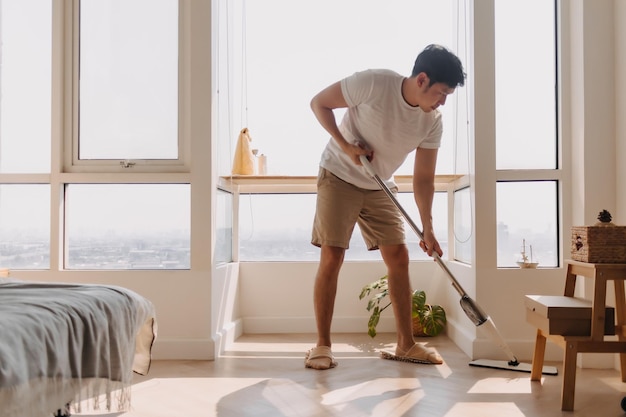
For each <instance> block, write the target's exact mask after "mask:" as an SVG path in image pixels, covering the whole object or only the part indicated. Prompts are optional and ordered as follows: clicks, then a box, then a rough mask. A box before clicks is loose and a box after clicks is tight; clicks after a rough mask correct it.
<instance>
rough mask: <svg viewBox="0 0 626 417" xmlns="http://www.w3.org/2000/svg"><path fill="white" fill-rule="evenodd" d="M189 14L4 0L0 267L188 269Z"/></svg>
mask: <svg viewBox="0 0 626 417" xmlns="http://www.w3.org/2000/svg"><path fill="white" fill-rule="evenodd" d="M53 5H54V7H53ZM191 8H196V9H199V10H203V9H204V10H203V11H208V10H209V6H205V5H203V4H197V5H196V4H195V3H194V4H193V5H191V4H190V3H189V2H180V3H179V1H178V0H82V1H81V0H76V1H62V2H61V1H59V2H53V1H52V0H0V62H1V63H2V65H0V247H1V248H2V250H1V251H0V266H2V267H9V268H12V269H44V270H45V269H60V270H62V269H87V270H90V269H91V270H107V269H135V270H136V269H171V270H181V269H189V268H190V258H191V255H190V252H191V233H190V230H191V220H190V219H191V215H190V211H191V204H190V203H191V175H190V171H191V169H190V164H189V158H190V152H189V149H190V146H189V144H190V142H191V135H190V133H189V131H190V128H191V127H190V126H191V123H192V122H191V121H190V120H189V119H190V118H189V117H181V116H180V115H181V114H182V115H183V116H185V115H186V114H188V113H189V112H186V113H185V110H188V109H189V102H190V93H189V88H186V89H185V88H181V86H186V85H187V84H186V83H188V81H189V78H190V77H189V74H190V73H191V71H192V64H191V63H190V59H189V57H190V56H191V53H192V52H191V51H192V48H191V47H190V46H189V33H190V32H191V25H190V22H191V12H190V10H191ZM207 14H208V13H207ZM202 23H203V24H205V22H202ZM196 29H197V28H196ZM208 32H209V29H206V30H204V29H198V32H195V33H196V34H197V35H199V36H200V39H202V36H203V35H204V34H205V33H208ZM206 38H207V39H208V36H207V37H206ZM207 43H208V42H207ZM202 47H204V46H202ZM196 49H197V50H199V49H200V47H196ZM204 73H205V74H206V73H207V71H204ZM198 79H199V81H200V83H202V82H207V83H208V80H209V79H210V76H208V75H207V76H204V78H203V77H202V76H199V77H198ZM51 103H52V104H51ZM206 131H208V129H204V130H203V128H200V129H198V130H197V132H198V133H199V134H200V136H202V135H204V134H205V132H206ZM207 159H209V156H207ZM200 223H202V221H201V222H200ZM204 224H206V223H204ZM206 229H208V227H207V228H206ZM201 240H204V239H201ZM205 241H206V240H205Z"/></svg>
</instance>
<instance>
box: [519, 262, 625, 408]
mask: <svg viewBox="0 0 626 417" xmlns="http://www.w3.org/2000/svg"><path fill="white" fill-rule="evenodd" d="M566 263H567V275H566V278H565V291H564V295H565V296H566V297H573V296H574V290H575V286H576V277H577V276H583V277H586V278H590V279H593V280H594V285H593V287H594V293H593V300H592V302H591V334H590V335H589V336H561V335H550V334H545V332H544V331H542V330H541V329H537V339H536V341H535V351H534V354H533V362H532V370H531V375H530V379H531V381H539V380H541V371H542V369H543V360H544V354H545V348H546V340H550V341H552V342H554V343H556V344H557V345H559V346H561V347H562V348H563V350H564V357H563V387H562V392H561V410H563V411H572V410H573V409H574V391H575V387H576V358H577V356H578V353H582V352H596V353H619V354H620V368H621V369H620V370H621V376H622V382H626V295H625V293H624V280H626V264H592V263H585V262H578V261H572V260H567V261H566ZM608 281H613V283H614V285H615V304H616V305H615V314H616V322H615V332H614V334H617V336H618V340H617V341H615V340H605V317H604V316H605V311H606V310H605V307H606V287H607V282H608Z"/></svg>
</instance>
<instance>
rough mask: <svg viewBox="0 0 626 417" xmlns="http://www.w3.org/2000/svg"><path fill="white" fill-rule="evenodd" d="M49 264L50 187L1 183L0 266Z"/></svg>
mask: <svg viewBox="0 0 626 417" xmlns="http://www.w3.org/2000/svg"><path fill="white" fill-rule="evenodd" d="M49 267H50V186H48V185H42V184H28V185H17V184H15V185H13V184H12V185H0V268H10V269H48V268H49Z"/></svg>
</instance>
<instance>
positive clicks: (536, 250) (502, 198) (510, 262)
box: [496, 181, 559, 267]
mask: <svg viewBox="0 0 626 417" xmlns="http://www.w3.org/2000/svg"><path fill="white" fill-rule="evenodd" d="M496 192H497V202H496V204H497V207H496V209H497V217H498V218H497V222H498V267H517V264H516V262H517V261H520V260H521V252H522V250H524V248H523V245H524V244H525V245H526V249H525V252H526V255H527V256H528V258H529V260H530V257H531V256H530V255H531V250H532V261H533V262H539V267H556V266H558V252H559V251H558V239H557V236H558V233H557V231H558V214H557V183H556V181H528V182H499V183H498V184H497V190H496Z"/></svg>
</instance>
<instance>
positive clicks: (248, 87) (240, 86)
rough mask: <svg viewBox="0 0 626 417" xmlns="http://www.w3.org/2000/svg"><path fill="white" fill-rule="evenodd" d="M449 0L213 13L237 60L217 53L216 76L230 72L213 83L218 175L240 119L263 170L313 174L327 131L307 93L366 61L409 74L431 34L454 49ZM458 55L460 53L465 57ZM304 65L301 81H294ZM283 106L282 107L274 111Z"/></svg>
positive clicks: (450, 118)
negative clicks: (218, 98)
mask: <svg viewBox="0 0 626 417" xmlns="http://www.w3.org/2000/svg"><path fill="white" fill-rule="evenodd" d="M236 3H237V2H232V1H230V0H228V1H227V0H222V1H219V4H220V10H219V11H220V13H221V14H220V16H222V15H225V14H226V12H225V10H226V9H227V8H228V7H230V8H231V9H230V10H231V13H233V14H234V13H235V12H236V11H237V10H236V6H235V5H234V4H236ZM456 3H457V2H456V1H455V0H437V1H432V0H388V1H385V2H380V1H374V0H342V1H336V0H317V1H313V2H301V1H293V0H263V1H248V2H245V5H244V10H243V12H241V11H239V12H240V13H244V14H245V15H244V16H243V17H242V18H240V19H237V18H235V19H233V20H234V22H233V23H232V24H233V26H229V23H226V22H222V23H221V24H220V28H219V29H220V30H221V31H222V32H221V33H223V34H224V35H226V31H227V30H228V29H229V28H234V29H233V31H232V33H231V34H230V36H231V37H232V42H231V43H230V44H228V46H229V47H231V48H234V50H235V51H234V52H231V55H230V57H231V59H234V60H235V63H236V65H235V68H233V67H226V65H227V64H228V63H229V62H230V61H228V60H227V59H228V56H226V54H225V53H222V54H220V56H221V57H222V58H221V60H220V63H221V66H222V67H224V68H225V69H224V71H223V72H222V74H221V76H220V77H218V78H219V80H222V81H221V82H222V83H226V82H227V81H228V80H230V82H231V83H233V84H234V86H231V88H232V91H230V94H228V95H227V94H226V93H224V91H222V90H221V93H222V95H223V97H222V103H223V104H224V106H223V107H222V108H223V111H222V112H221V114H220V116H219V122H220V123H221V124H223V125H231V127H230V129H229V130H228V131H227V132H226V131H225V130H222V129H220V131H221V132H225V134H224V135H223V136H221V140H222V141H225V142H227V143H229V148H230V150H231V156H230V157H227V158H226V160H227V161H228V164H224V166H222V167H221V170H220V175H228V174H229V173H230V163H231V162H232V154H233V153H234V150H235V144H236V139H237V133H238V132H239V130H240V129H241V128H242V127H249V128H250V133H251V136H252V146H253V147H254V148H258V149H259V153H263V154H265V155H267V158H268V172H269V173H270V174H276V175H316V174H317V171H318V164H319V160H320V156H321V153H322V150H323V148H324V146H325V145H326V143H327V141H328V139H329V135H328V133H326V132H325V131H324V130H323V129H322V127H321V126H320V125H319V123H318V122H317V121H316V120H315V117H314V116H313V114H312V112H311V109H310V106H309V101H310V100H311V98H313V96H314V95H315V94H316V93H317V92H319V91H320V90H322V89H323V88H325V87H326V86H328V85H330V84H331V83H334V82H335V81H338V80H339V79H341V78H344V77H347V76H349V75H351V74H353V73H354V72H355V71H360V70H365V69H368V68H389V69H392V70H395V71H396V72H398V73H400V74H404V75H407V76H408V75H410V72H411V70H412V68H413V63H414V61H415V58H416V56H417V54H418V53H419V52H420V51H421V50H422V49H423V48H424V47H425V46H426V45H428V44H430V43H441V44H444V45H446V46H448V47H450V48H453V47H454V43H455V41H456V40H457V37H456V34H455V30H456V27H457V26H458V23H459V22H458V21H457V18H456V16H455V4H456ZM425 10H427V15H428V17H426V16H425V14H424V13H425ZM243 25H245V28H243V27H242V26H243ZM321 27H323V29H321ZM222 42H225V41H224V40H222ZM462 42H463V41H461V43H462ZM348 45H349V46H348ZM226 47H227V45H224V46H223V48H226ZM462 60H463V61H464V62H465V61H466V60H465V58H464V57H462ZM241 61H243V62H241ZM466 66H467V63H466ZM232 71H235V72H234V73H233V72H232ZM303 74H306V75H305V78H306V82H302V77H303ZM277 86H282V87H277ZM239 98H241V100H239ZM452 101H453V100H450V101H449V103H450V104H447V105H446V106H444V107H443V108H442V110H443V112H444V113H446V114H445V115H444V124H445V126H444V138H443V140H442V149H441V150H440V157H439V161H438V164H437V170H438V172H441V173H444V172H445V173H450V172H453V169H454V167H453V164H454V161H453V158H452V155H453V149H454V137H453V136H454V131H455V129H454V128H453V124H454V123H455V120H454V115H453V114H450V113H451V110H452V109H453V105H452V104H451V103H452ZM286 103H288V104H287V107H286ZM226 106H229V107H226ZM287 108H288V111H282V112H278V113H277V112H276V109H283V110H286V109H287ZM342 114H343V112H341V111H337V112H336V118H337V119H338V120H339V119H340V118H341V115H342ZM411 158H412V157H409V159H411ZM412 167H413V164H412V160H410V161H408V162H407V165H405V166H403V167H402V168H401V170H400V171H399V173H406V174H411V173H412V172H413V171H412Z"/></svg>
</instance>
